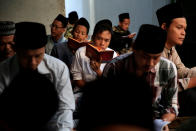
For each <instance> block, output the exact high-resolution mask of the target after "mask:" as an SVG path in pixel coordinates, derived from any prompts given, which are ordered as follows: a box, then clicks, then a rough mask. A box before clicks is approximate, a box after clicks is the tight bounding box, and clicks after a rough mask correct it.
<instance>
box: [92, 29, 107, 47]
mask: <svg viewBox="0 0 196 131" xmlns="http://www.w3.org/2000/svg"><path fill="white" fill-rule="evenodd" d="M110 40H111V33H110V32H109V31H107V30H106V31H103V32H102V33H99V34H96V36H95V38H94V44H95V46H96V47H98V48H100V49H101V50H105V49H106V48H108V46H109V44H110Z"/></svg>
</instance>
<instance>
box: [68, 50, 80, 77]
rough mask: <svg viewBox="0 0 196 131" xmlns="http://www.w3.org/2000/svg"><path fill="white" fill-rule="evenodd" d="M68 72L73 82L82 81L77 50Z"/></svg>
mask: <svg viewBox="0 0 196 131" xmlns="http://www.w3.org/2000/svg"><path fill="white" fill-rule="evenodd" d="M70 72H71V74H72V76H73V80H82V66H81V56H80V51H79V50H77V51H76V53H75V58H74V59H73V62H72V65H71V69H70Z"/></svg>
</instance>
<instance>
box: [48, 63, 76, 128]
mask: <svg viewBox="0 0 196 131" xmlns="http://www.w3.org/2000/svg"><path fill="white" fill-rule="evenodd" d="M63 67H64V68H63V70H62V73H59V74H58V76H57V79H56V86H57V93H58V96H59V109H58V111H57V112H56V114H55V116H54V117H53V119H52V124H51V123H49V126H52V128H55V129H54V131H71V130H72V128H73V117H72V116H73V111H74V110H75V101H74V96H73V91H72V86H71V82H70V76H69V70H68V68H67V66H66V65H64V66H63Z"/></svg>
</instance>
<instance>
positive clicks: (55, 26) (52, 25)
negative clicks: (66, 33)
mask: <svg viewBox="0 0 196 131" xmlns="http://www.w3.org/2000/svg"><path fill="white" fill-rule="evenodd" d="M50 27H51V28H52V27H54V28H55V29H59V28H64V27H58V26H57V25H54V24H51V25H50Z"/></svg>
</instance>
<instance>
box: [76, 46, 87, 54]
mask: <svg viewBox="0 0 196 131" xmlns="http://www.w3.org/2000/svg"><path fill="white" fill-rule="evenodd" d="M83 52H86V46H83V47H80V48H78V49H77V50H76V53H83Z"/></svg>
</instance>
